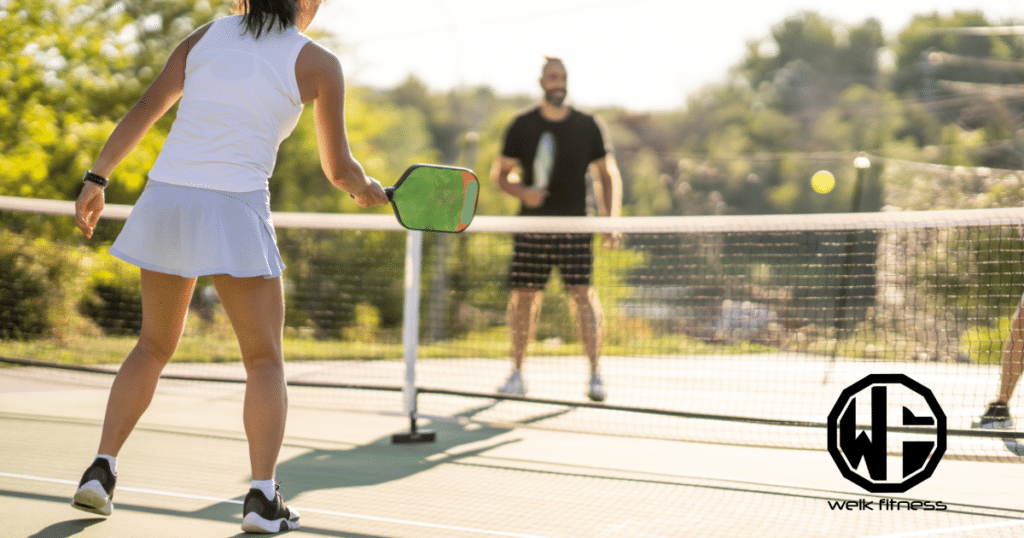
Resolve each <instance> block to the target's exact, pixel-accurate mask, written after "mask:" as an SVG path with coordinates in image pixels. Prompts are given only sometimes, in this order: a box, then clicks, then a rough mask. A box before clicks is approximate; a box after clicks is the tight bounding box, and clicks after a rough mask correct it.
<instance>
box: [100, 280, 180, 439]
mask: <svg viewBox="0 0 1024 538" xmlns="http://www.w3.org/2000/svg"><path fill="white" fill-rule="evenodd" d="M195 285H196V279H194V278H184V277H180V276H177V275H169V274H166V273H158V272H155V271H149V270H146V269H143V270H142V333H141V334H140V335H139V341H138V343H137V344H136V345H135V348H134V349H132V351H131V353H129V354H128V358H126V359H125V361H124V363H123V364H122V365H121V368H120V370H118V372H117V377H115V378H114V383H113V385H112V386H111V388H110V398H109V399H108V400H107V413H106V417H105V418H104V419H103V434H102V437H101V438H100V447H99V453H100V454H106V455H110V456H115V457H116V456H117V454H118V452H120V451H121V447H122V446H123V445H124V442H125V440H127V439H128V435H129V434H130V433H131V432H132V430H133V429H134V428H135V424H136V423H138V421H139V418H140V417H141V416H142V413H144V412H145V411H146V408H148V407H149V403H150V402H151V401H152V400H153V393H154V392H155V391H156V384H157V381H159V379H160V372H161V371H163V368H164V365H166V364H167V361H169V360H170V359H171V356H172V355H173V354H174V350H175V349H176V348H177V347H178V342H179V341H180V340H181V334H182V332H183V331H184V330H185V318H186V316H187V315H188V305H189V302H190V301H191V299H192V291H193V290H194V289H195Z"/></svg>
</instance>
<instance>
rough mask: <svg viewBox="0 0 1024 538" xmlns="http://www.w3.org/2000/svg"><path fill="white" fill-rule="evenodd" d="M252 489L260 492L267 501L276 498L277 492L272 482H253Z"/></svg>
mask: <svg viewBox="0 0 1024 538" xmlns="http://www.w3.org/2000/svg"><path fill="white" fill-rule="evenodd" d="M252 487H254V488H256V489H258V490H260V491H262V492H263V494H264V495H266V496H267V500H268V501H272V500H274V498H275V497H277V490H276V489H275V488H274V481H273V480H253V481H252Z"/></svg>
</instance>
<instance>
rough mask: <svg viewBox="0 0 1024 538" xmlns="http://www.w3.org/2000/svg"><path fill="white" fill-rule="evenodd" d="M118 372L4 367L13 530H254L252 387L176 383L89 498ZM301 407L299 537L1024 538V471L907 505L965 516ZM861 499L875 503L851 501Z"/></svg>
mask: <svg viewBox="0 0 1024 538" xmlns="http://www.w3.org/2000/svg"><path fill="white" fill-rule="evenodd" d="M110 381H111V378H110V377H109V376H103V375H96V374H79V373H60V374H59V375H55V374H54V373H53V372H51V371H46V370H39V369H35V368H2V369H0V432H2V433H0V500H2V502H3V503H4V516H3V517H2V523H0V536H3V537H4V538H21V537H33V538H51V537H57V538H65V537H75V538H93V537H118V538H120V537H135V536H138V537H147V538H162V537H172V536H173V537H181V536H188V537H192V538H204V537H231V536H237V535H240V534H241V531H240V528H239V524H240V521H241V499H242V498H243V496H244V495H245V493H246V491H247V489H248V480H249V477H248V468H249V467H248V453H247V448H246V442H245V436H244V433H243V430H242V420H241V409H242V405H241V398H242V393H243V388H244V387H242V386H240V385H216V384H197V383H185V382H172V381H166V380H165V381H163V382H161V387H160V389H159V391H158V394H157V396H156V398H155V399H154V402H153V405H152V406H151V407H150V409H149V410H148V411H147V413H146V414H145V415H144V416H143V418H142V421H141V422H140V425H139V427H138V429H137V430H136V431H135V432H134V434H133V435H132V437H131V438H130V439H129V441H128V443H127V445H126V446H125V448H124V450H123V451H122V453H121V455H120V456H121V457H120V460H119V464H118V465H119V478H118V486H117V490H116V493H115V497H114V505H115V507H114V514H113V515H112V516H111V517H109V518H101V517H97V516H93V515H91V514H88V513H85V512H80V511H77V510H74V509H72V508H71V507H70V505H69V503H70V497H71V495H72V494H73V492H74V490H75V487H76V486H77V483H78V479H79V477H80V476H81V473H82V471H83V470H84V468H85V467H86V466H87V465H88V464H89V462H90V461H91V459H92V456H93V455H94V454H95V450H96V445H97V443H98V439H99V433H100V425H101V419H102V416H103V410H104V406H105V403H106V396H107V390H108V387H109V383H110ZM290 398H291V401H290V414H289V423H288V429H287V434H286V439H285V446H284V448H283V450H282V453H281V458H280V464H279V466H278V477H277V478H278V480H279V481H280V482H281V492H282V494H283V495H284V496H285V498H286V499H287V500H288V501H289V502H290V504H292V505H293V506H294V507H295V508H296V509H297V510H298V511H299V512H300V513H301V514H302V518H301V523H302V528H301V529H299V530H297V531H293V532H291V533H288V536H294V537H300V536H311V537H312V536H336V537H346V538H377V537H387V538H405V537H409V538H414V537H415V538H421V537H446V538H462V537H466V538H470V537H493V536H505V537H543V538H556V537H558V538H569V537H573V538H575V537H580V538H598V537H602V538H615V537H683V536H687V537H688V536H696V537H704V536H706V537H729V536H736V537H748V536H750V537H804V536H809V537H810V536H813V537H818V536H820V537H837V538H843V537H882V536H884V537H887V538H910V537H918V536H929V537H931V536H934V537H942V538H953V537H957V538H973V537H989V536H1007V537H1012V536H1024V495H1021V494H1020V487H1021V484H1024V466H1022V465H1021V464H1019V463H1006V462H994V461H993V462H985V461H962V460H957V459H946V460H943V461H942V462H941V463H940V465H939V466H938V469H937V470H936V472H935V474H934V476H932V478H930V479H929V480H927V481H925V482H924V483H923V484H921V485H920V486H918V487H916V488H914V489H912V490H911V491H909V492H907V493H905V494H897V495H892V496H890V497H891V498H895V499H898V500H920V501H927V502H928V503H929V504H931V505H933V506H934V503H936V502H940V503H942V504H943V505H944V506H946V507H947V509H946V510H941V511H936V510H908V509H902V510H898V511H897V510H887V511H885V510H881V509H880V507H879V505H878V500H879V498H880V497H881V496H880V495H877V494H871V493H867V492H865V491H863V490H861V489H859V488H858V487H857V486H855V485H854V484H852V483H850V482H848V481H847V480H845V479H844V478H843V477H842V476H841V475H840V473H839V472H838V470H837V469H836V466H835V464H834V463H833V461H832V460H831V458H830V456H829V454H828V453H827V452H825V451H818V450H783V449H776V448H757V447H744V446H723V445H717V444H702V443H686V442H679V441H666V440H657V439H641V438H631V437H624V436H611V435H594V434H585V433H570V432H564V431H555V430H550V429H536V428H528V427H520V428H512V427H509V426H502V425H501V424H496V423H486V422H482V421H481V420H479V419H478V417H480V416H484V414H485V413H484V411H486V410H488V409H493V408H494V407H496V406H502V405H509V404H508V403H504V402H498V401H493V400H484V399H468V398H467V399H461V400H458V401H459V402H460V403H459V404H458V405H461V406H462V409H461V410H457V411H456V412H455V413H453V415H454V416H455V417H457V418H458V419H457V420H450V421H440V420H439V421H436V422H433V423H429V424H428V423H427V422H426V421H424V424H423V426H424V427H429V428H430V429H433V430H435V431H436V432H437V442H436V443H433V444H423V445H393V444H392V443H391V441H390V439H391V435H392V434H394V433H401V432H403V431H406V430H407V428H408V420H407V418H405V417H402V416H401V415H400V413H399V412H398V411H399V410H400V409H401V397H400V395H399V394H394V393H369V392H367V391H333V392H332V393H331V394H330V395H325V393H324V391H323V390H322V389H306V388H293V389H291V391H290ZM453 405H454V404H453ZM548 412H555V413H572V412H576V411H574V410H564V409H563V410H555V409H549V411H548ZM753 444H756V442H755V443H753ZM860 500H864V501H867V502H874V503H875V504H874V505H873V506H872V509H871V510H859V509H855V510H835V509H833V508H832V506H834V503H837V502H838V501H843V502H846V501H854V503H853V504H856V503H857V502H858V501H860ZM830 502H831V503H833V505H830ZM908 504H909V503H908ZM921 506H924V505H921Z"/></svg>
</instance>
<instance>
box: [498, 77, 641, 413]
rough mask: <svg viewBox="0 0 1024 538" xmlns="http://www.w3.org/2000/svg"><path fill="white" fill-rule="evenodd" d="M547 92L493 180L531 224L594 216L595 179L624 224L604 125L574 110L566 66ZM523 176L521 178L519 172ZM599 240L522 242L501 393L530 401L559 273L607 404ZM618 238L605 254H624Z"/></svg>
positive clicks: (544, 82)
mask: <svg viewBox="0 0 1024 538" xmlns="http://www.w3.org/2000/svg"><path fill="white" fill-rule="evenodd" d="M546 60H547V61H546V63H545V64H544V69H543V71H542V74H541V79H540V86H541V88H542V89H543V90H544V98H543V100H542V101H541V103H540V104H539V105H538V106H535V107H532V108H530V109H527V110H526V111H524V112H522V113H520V114H519V115H518V116H517V117H516V119H515V120H514V121H513V122H512V124H511V125H510V126H509V129H508V131H507V132H506V133H505V144H504V149H503V150H502V154H501V155H500V156H499V157H498V159H497V160H496V161H495V163H494V167H493V168H492V170H491V177H492V179H493V180H494V182H495V183H496V184H497V186H498V188H499V189H501V190H502V191H503V192H505V193H507V194H509V195H511V196H514V197H516V198H518V199H519V200H520V201H521V202H522V206H521V210H520V212H519V214H520V215H523V216H573V217H582V216H586V214H587V184H586V181H587V180H586V178H587V172H588V170H589V171H590V172H591V177H593V178H594V179H595V181H594V189H593V191H594V198H595V201H596V203H597V208H598V212H599V214H600V215H601V216H612V217H617V216H619V213H620V211H621V208H622V179H621V177H620V176H619V170H618V167H617V166H616V164H615V158H614V156H613V155H612V153H611V145H610V144H609V141H608V138H607V136H606V135H605V134H604V133H603V129H602V127H601V125H600V124H599V123H598V121H597V120H596V119H595V118H594V117H593V116H591V115H589V114H585V113H583V112H580V111H578V110H576V109H574V108H573V107H571V106H569V105H568V104H567V103H566V81H567V75H566V70H565V65H564V64H563V63H562V61H561V60H560V59H558V58H547V59H546ZM516 170H518V171H519V175H514V174H513V172H514V171H516ZM591 242H592V235H591V234H516V235H515V236H514V245H515V246H514V253H513V259H512V265H511V268H510V275H509V283H510V285H511V287H512V292H511V297H510V299H509V304H508V325H509V333H510V336H511V340H512V366H513V369H512V374H511V376H509V378H508V380H507V381H506V382H505V384H504V385H502V386H501V387H500V388H499V389H498V392H499V393H502V394H508V395H513V396H524V395H525V394H526V384H525V382H524V380H523V375H522V367H523V361H524V360H525V358H526V352H527V348H528V346H529V343H530V342H531V341H533V339H534V336H535V334H536V330H537V320H538V318H539V316H540V307H541V300H542V295H543V292H544V287H545V286H546V285H547V281H548V278H549V277H550V276H551V271H552V270H553V269H554V268H556V267H557V268H558V269H559V272H560V274H561V277H562V281H563V282H564V283H565V287H566V292H567V293H568V299H569V307H570V309H571V310H572V312H573V315H574V317H575V318H576V329H577V333H578V334H579V337H580V340H581V341H582V342H583V348H584V351H585V352H586V354H587V357H588V358H589V359H590V384H589V387H588V390H587V396H588V397H589V398H590V399H591V400H593V401H597V402H600V401H604V399H605V389H604V384H603V383H602V381H601V377H600V375H599V372H598V360H599V358H600V356H601V345H602V342H603V340H604V323H603V315H602V312H601V304H600V302H599V301H598V297H597V294H596V293H595V291H594V289H593V287H592V286H591V283H590V278H591V268H592V264H593V254H592V253H591ZM618 242H619V237H618V235H617V234H609V235H606V236H605V242H604V243H605V247H606V248H615V247H617V246H618Z"/></svg>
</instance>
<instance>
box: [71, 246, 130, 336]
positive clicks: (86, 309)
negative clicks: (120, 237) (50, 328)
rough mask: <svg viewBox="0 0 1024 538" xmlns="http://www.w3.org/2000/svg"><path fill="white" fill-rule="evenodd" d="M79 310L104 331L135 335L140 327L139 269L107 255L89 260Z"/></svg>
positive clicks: (115, 334) (108, 333) (110, 333)
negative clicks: (88, 270) (92, 260)
mask: <svg viewBox="0 0 1024 538" xmlns="http://www.w3.org/2000/svg"><path fill="white" fill-rule="evenodd" d="M90 269H91V271H90V272H89V273H88V275H89V276H88V280H87V281H86V285H85V290H84V291H85V293H84V296H83V297H82V298H81V301H80V303H79V309H78V310H79V312H80V313H81V314H82V315H83V316H85V317H87V318H88V319H90V320H92V322H93V323H94V324H95V325H96V326H98V327H99V328H101V329H102V330H103V332H104V334H107V335H110V336H137V335H138V334H139V332H140V331H141V330H142V292H141V289H140V281H139V271H138V269H136V268H135V267H133V266H131V265H129V264H126V263H124V262H122V261H120V260H118V259H115V258H113V257H110V256H106V257H102V258H98V259H97V260H96V261H94V262H93V263H91V264H90Z"/></svg>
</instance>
